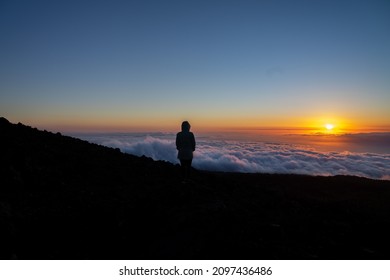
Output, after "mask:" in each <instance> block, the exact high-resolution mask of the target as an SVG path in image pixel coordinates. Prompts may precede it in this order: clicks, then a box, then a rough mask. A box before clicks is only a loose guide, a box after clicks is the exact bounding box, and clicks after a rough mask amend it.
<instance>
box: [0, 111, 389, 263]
mask: <svg viewBox="0 0 390 280" xmlns="http://www.w3.org/2000/svg"><path fill="white" fill-rule="evenodd" d="M0 135H1V136H0V139H1V140H0V141H1V143H0V149H1V150H0V155H1V166H0V172H1V174H0V175H1V177H0V229H1V232H2V236H3V237H2V238H3V240H2V242H1V243H2V246H1V250H0V254H1V256H0V257H1V258H2V259H12V258H16V259H182V258H184V259H390V238H389V237H390V215H389V214H390V203H389V202H390V181H375V180H369V179H365V178H358V177H346V176H336V177H311V176H298V175H269V174H237V173H211V172H201V171H196V170H194V173H193V178H192V182H190V183H187V184H182V183H181V180H180V176H179V174H180V172H179V167H178V166H175V165H172V164H170V163H166V162H156V161H153V160H151V159H148V158H145V157H141V158H140V157H135V156H131V155H127V154H123V153H121V152H120V151H119V150H115V149H111V148H107V147H102V146H98V145H95V144H90V143H88V142H85V141H81V140H78V139H75V138H71V137H65V136H62V135H60V134H59V133H57V134H53V133H50V132H46V131H39V130H37V129H34V128H31V127H28V126H24V125H22V124H17V125H15V124H11V123H9V122H8V121H7V120H6V119H4V118H0Z"/></svg>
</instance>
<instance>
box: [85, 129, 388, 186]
mask: <svg viewBox="0 0 390 280" xmlns="http://www.w3.org/2000/svg"><path fill="white" fill-rule="evenodd" d="M83 138H84V139H86V140H89V141H91V142H95V143H98V144H102V145H106V146H110V147H115V148H120V149H121V150H122V151H123V152H126V153H130V154H134V155H138V156H142V155H145V156H147V157H151V158H153V159H155V160H165V161H168V162H172V163H178V160H177V158H176V156H177V152H176V147H175V142H174V140H175V139H174V134H167V135H162V134H161V135H149V136H142V135H131V134H130V135H126V136H123V135H122V136H121V135H112V136H104V137H103V136H102V137H87V136H85V137H83ZM193 166H194V167H195V168H197V169H202V170H210V171H226V172H249V173H252V172H263V173H289V174H291V173H294V174H308V175H356V176H363V177H368V178H374V179H387V180H388V179H389V178H390V154H375V153H352V152H320V151H316V150H314V149H312V148H309V147H306V146H298V145H290V144H265V143H256V142H236V141H222V140H215V139H214V140H212V139H211V138H200V139H198V142H197V150H196V151H195V154H194V160H193Z"/></svg>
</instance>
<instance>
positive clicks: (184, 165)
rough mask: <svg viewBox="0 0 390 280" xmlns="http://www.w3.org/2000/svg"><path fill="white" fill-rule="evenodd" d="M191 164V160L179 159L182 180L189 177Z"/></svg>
mask: <svg viewBox="0 0 390 280" xmlns="http://www.w3.org/2000/svg"><path fill="white" fill-rule="evenodd" d="M191 164H192V159H189V160H188V159H181V160H180V166H181V173H182V177H183V180H187V179H188V178H189V176H190V171H191Z"/></svg>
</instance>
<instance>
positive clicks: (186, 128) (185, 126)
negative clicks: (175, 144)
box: [181, 121, 191, 131]
mask: <svg viewBox="0 0 390 280" xmlns="http://www.w3.org/2000/svg"><path fill="white" fill-rule="evenodd" d="M190 128H191V125H190V123H189V122H188V121H184V122H182V124H181V131H190Z"/></svg>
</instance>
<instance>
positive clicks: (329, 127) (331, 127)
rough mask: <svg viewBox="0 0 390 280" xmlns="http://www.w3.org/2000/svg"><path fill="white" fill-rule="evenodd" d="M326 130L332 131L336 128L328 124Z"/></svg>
mask: <svg viewBox="0 0 390 280" xmlns="http://www.w3.org/2000/svg"><path fill="white" fill-rule="evenodd" d="M325 128H326V129H327V130H332V129H333V128H334V125H333V124H331V123H327V124H326V125H325Z"/></svg>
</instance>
